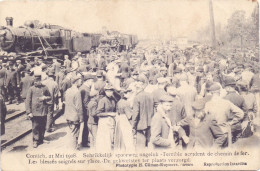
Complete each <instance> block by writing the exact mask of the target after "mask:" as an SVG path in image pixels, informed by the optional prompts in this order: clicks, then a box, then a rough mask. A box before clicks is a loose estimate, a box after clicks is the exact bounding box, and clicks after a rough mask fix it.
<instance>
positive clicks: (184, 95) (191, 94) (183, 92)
mask: <svg viewBox="0 0 260 171" xmlns="http://www.w3.org/2000/svg"><path fill="white" fill-rule="evenodd" d="M179 81H180V87H179V88H177V95H178V96H179V97H180V99H181V100H182V102H183V103H184V107H185V111H186V114H187V116H190V115H192V113H193V112H192V107H191V104H192V102H194V101H195V98H196V96H197V91H196V89H195V87H193V86H191V85H189V84H188V77H187V75H185V74H182V75H181V76H180V78H179Z"/></svg>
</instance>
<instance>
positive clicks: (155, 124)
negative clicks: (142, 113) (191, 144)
mask: <svg viewBox="0 0 260 171" xmlns="http://www.w3.org/2000/svg"><path fill="white" fill-rule="evenodd" d="M173 101H174V99H173V98H172V97H171V96H169V95H163V96H161V97H160V99H159V104H158V108H157V112H156V113H155V115H154V117H153V118H152V123H151V144H152V145H153V147H154V148H155V149H165V148H173V147H175V146H176V144H175V139H174V132H175V130H174V129H175V128H174V125H176V120H173V119H172V117H171V110H172V107H173ZM178 132H179V136H180V137H183V136H186V135H185V131H184V130H183V129H182V128H180V129H179V130H178Z"/></svg>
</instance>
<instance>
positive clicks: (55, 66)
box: [52, 58, 61, 80]
mask: <svg viewBox="0 0 260 171" xmlns="http://www.w3.org/2000/svg"><path fill="white" fill-rule="evenodd" d="M52 61H53V64H52V67H53V70H54V73H55V80H56V77H57V76H58V73H59V72H60V69H61V64H60V63H59V62H58V61H57V59H56V58H53V60H52Z"/></svg>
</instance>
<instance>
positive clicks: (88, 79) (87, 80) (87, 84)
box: [79, 74, 94, 147]
mask: <svg viewBox="0 0 260 171" xmlns="http://www.w3.org/2000/svg"><path fill="white" fill-rule="evenodd" d="M93 83H94V76H92V75H91V74H88V75H85V76H84V83H83V84H82V85H81V87H80V88H79V91H80V94H81V99H82V108H83V117H84V129H83V133H82V146H85V147H87V146H88V142H89V139H88V135H89V130H88V118H89V114H88V109H87V108H88V107H87V106H88V103H89V101H90V95H89V94H90V91H91V87H92V85H93Z"/></svg>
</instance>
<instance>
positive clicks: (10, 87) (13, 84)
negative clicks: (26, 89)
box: [5, 61, 20, 104]
mask: <svg viewBox="0 0 260 171" xmlns="http://www.w3.org/2000/svg"><path fill="white" fill-rule="evenodd" d="M5 80H6V81H5V86H6V88H7V92H8V99H9V104H12V102H13V100H14V96H15V97H16V101H17V104H19V100H20V99H19V90H18V89H19V87H18V86H17V85H18V83H19V76H18V74H17V70H15V69H14V64H13V62H12V61H11V62H10V63H9V69H8V70H7V72H6V79H5Z"/></svg>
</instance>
